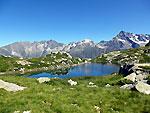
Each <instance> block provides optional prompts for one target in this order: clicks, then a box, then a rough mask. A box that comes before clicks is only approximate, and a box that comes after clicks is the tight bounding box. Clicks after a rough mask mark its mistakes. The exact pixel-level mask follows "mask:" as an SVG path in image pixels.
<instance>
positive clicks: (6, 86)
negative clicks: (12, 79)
mask: <svg viewBox="0 0 150 113" xmlns="http://www.w3.org/2000/svg"><path fill="white" fill-rule="evenodd" d="M0 88H3V89H5V90H6V91H9V92H11V91H12V92H16V91H19V90H24V89H25V88H27V87H21V86H18V85H17V84H14V83H9V82H5V81H3V80H0Z"/></svg>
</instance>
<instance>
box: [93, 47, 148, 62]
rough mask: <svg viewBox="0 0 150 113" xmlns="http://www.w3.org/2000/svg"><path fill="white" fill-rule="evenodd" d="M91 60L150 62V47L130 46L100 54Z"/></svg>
mask: <svg viewBox="0 0 150 113" xmlns="http://www.w3.org/2000/svg"><path fill="white" fill-rule="evenodd" d="M92 61H93V62H108V63H119V64H125V63H150V47H149V46H147V47H140V48H132V49H128V50H125V51H115V52H110V53H107V54H101V55H100V56H98V57H96V58H94V59H93V60H92Z"/></svg>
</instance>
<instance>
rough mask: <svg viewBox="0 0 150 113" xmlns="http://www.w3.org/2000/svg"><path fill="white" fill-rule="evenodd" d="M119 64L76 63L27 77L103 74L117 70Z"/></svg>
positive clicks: (63, 77)
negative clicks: (73, 65) (69, 66)
mask: <svg viewBox="0 0 150 113" xmlns="http://www.w3.org/2000/svg"><path fill="white" fill-rule="evenodd" d="M119 68H120V66H119V65H115V64H99V63H88V64H83V65H78V66H75V67H71V68H63V69H54V70H49V71H43V72H38V73H30V74H28V76H27V77H28V78H40V77H50V78H61V79H65V78H67V77H83V76H104V75H109V74H111V73H112V72H117V71H119Z"/></svg>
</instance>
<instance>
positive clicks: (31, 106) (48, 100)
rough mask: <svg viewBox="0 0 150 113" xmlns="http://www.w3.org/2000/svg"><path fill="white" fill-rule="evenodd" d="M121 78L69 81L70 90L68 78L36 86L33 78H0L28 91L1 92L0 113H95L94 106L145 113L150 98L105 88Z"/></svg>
mask: <svg viewBox="0 0 150 113" xmlns="http://www.w3.org/2000/svg"><path fill="white" fill-rule="evenodd" d="M121 77H122V76H120V75H108V76H97V77H81V78H72V80H74V81H77V82H78V85H77V86H71V85H69V84H68V82H67V80H68V79H69V78H68V79H51V81H50V82H48V83H42V84H39V83H38V82H37V81H36V79H33V78H23V77H18V76H0V79H2V80H5V81H8V82H13V83H16V84H18V85H21V86H27V87H28V88H27V89H25V90H23V91H18V92H15V93H11V92H7V91H5V90H3V89H0V113H13V112H14V111H16V110H19V111H25V110H31V111H32V113H96V112H97V111H96V110H95V108H94V106H95V105H96V106H98V107H100V108H101V109H102V110H103V112H104V113H116V111H119V113H148V112H149V111H150V104H149V103H150V96H149V95H145V94H142V93H139V92H136V91H130V90H123V89H120V88H118V87H119V86H116V85H115V86H113V87H109V88H106V87H104V86H105V85H106V84H107V83H109V84H115V83H116V82H118V80H119V79H120V78H121ZM89 82H94V83H95V84H96V85H97V86H98V88H89V87H87V85H88V83H89ZM54 88H55V89H56V90H55V91H54V90H53V89H54ZM57 88H61V90H58V89H57ZM70 88H74V89H70ZM73 104H74V105H75V104H77V106H74V105H73Z"/></svg>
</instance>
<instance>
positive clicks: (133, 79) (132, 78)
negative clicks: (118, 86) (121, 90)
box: [124, 73, 136, 82]
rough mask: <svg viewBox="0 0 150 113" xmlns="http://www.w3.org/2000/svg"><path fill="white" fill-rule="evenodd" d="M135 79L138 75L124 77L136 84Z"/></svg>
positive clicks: (132, 74)
mask: <svg viewBox="0 0 150 113" xmlns="http://www.w3.org/2000/svg"><path fill="white" fill-rule="evenodd" d="M135 77H136V74H135V73H131V74H130V75H128V76H126V77H124V78H127V79H129V80H131V81H133V82H135Z"/></svg>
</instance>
